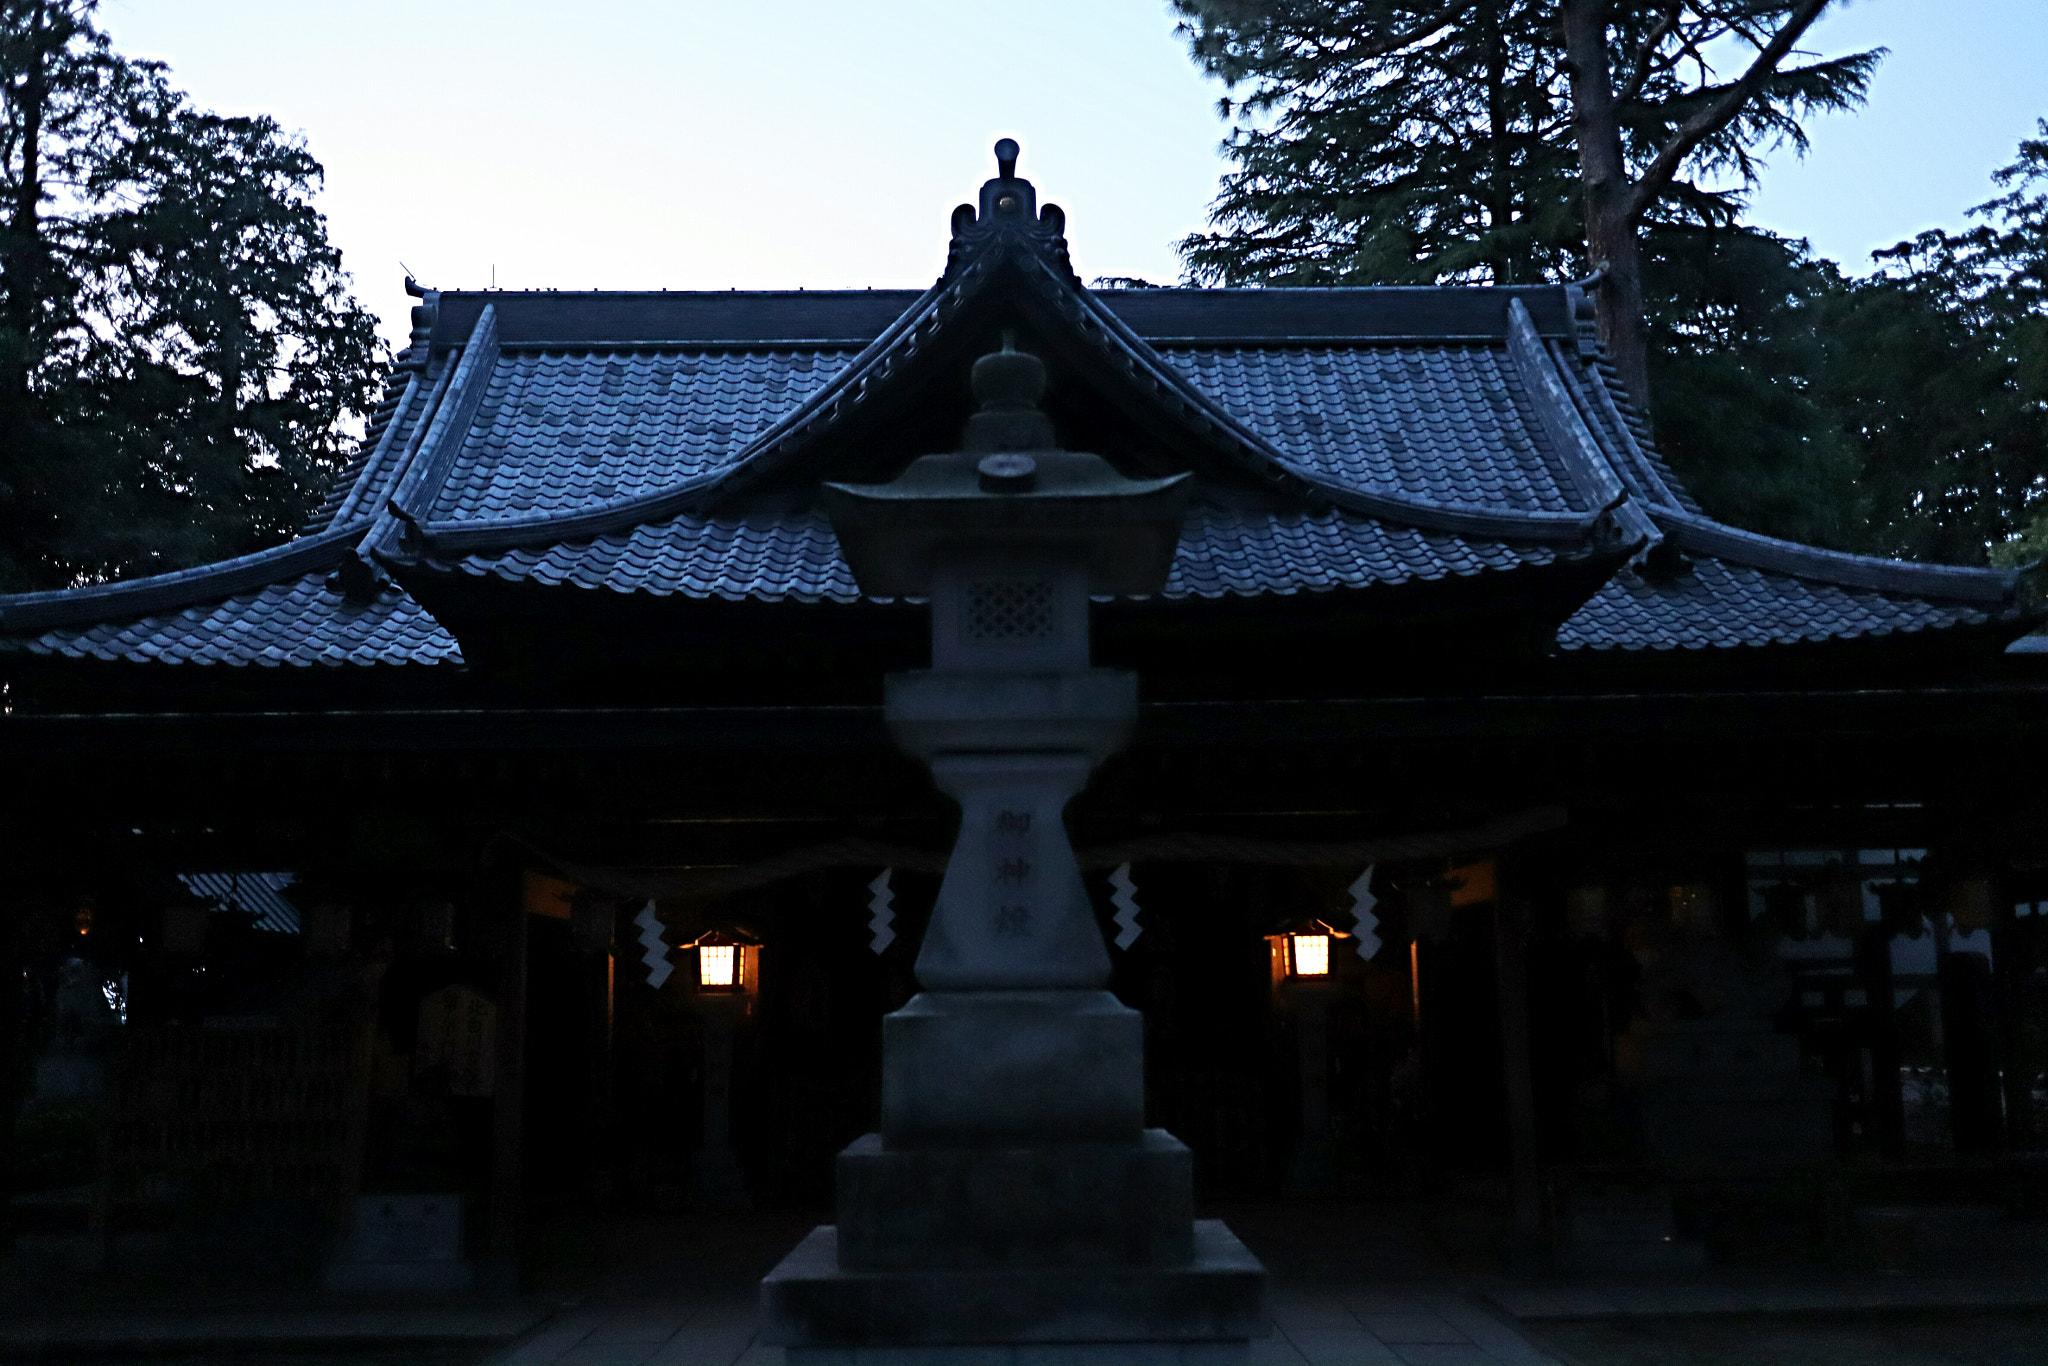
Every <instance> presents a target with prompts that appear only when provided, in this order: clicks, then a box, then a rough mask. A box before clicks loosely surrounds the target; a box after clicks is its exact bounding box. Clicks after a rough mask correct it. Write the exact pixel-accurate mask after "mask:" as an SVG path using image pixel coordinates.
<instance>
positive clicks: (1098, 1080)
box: [882, 924, 1145, 1147]
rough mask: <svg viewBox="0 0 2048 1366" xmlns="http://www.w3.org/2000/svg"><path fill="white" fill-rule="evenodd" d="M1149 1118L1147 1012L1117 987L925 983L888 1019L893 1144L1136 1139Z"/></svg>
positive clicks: (885, 1105) (886, 1080)
mask: <svg viewBox="0 0 2048 1366" xmlns="http://www.w3.org/2000/svg"><path fill="white" fill-rule="evenodd" d="M1090 929H1091V932H1092V930H1093V926H1092V924H1091V926H1090ZM1144 1127H1145V1021H1144V1017H1143V1016H1141V1015H1140V1014H1139V1013H1138V1012H1137V1011H1135V1010H1132V1009H1131V1008H1130V1007H1128V1006H1126V1005H1124V1004H1123V1003H1122V1002H1120V1001H1118V1000H1117V999H1116V997H1114V996H1112V995H1110V994H1109V993H1108V992H1106V991H925V992H920V993H918V994H917V995H916V996H913V997H912V998H911V999H910V1002H909V1004H907V1005H905V1006H904V1007H903V1009H901V1010H899V1011H897V1012H895V1013H894V1014H892V1015H885V1016H883V1017H882V1132H883V1133H884V1134H886V1135H887V1136H888V1139H889V1142H890V1143H891V1144H892V1145H898V1146H906V1147H907V1146H915V1145H918V1144H932V1145H943V1144H982V1143H988V1144H1007V1143H1015V1142H1017V1141H1019V1140H1020V1139H1025V1140H1027V1141H1029V1142H1032V1143H1045V1142H1083V1141H1089V1140H1094V1141H1098V1142H1112V1141H1116V1140H1124V1141H1129V1140H1132V1139H1135V1138H1136V1137H1137V1136H1138V1133H1139V1131H1140V1130H1142V1129H1143V1128H1144Z"/></svg>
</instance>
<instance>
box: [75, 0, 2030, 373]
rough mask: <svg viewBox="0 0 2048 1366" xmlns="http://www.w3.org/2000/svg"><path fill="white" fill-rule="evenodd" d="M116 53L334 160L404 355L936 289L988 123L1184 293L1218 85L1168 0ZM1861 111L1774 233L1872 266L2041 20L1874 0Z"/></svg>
mask: <svg viewBox="0 0 2048 1366" xmlns="http://www.w3.org/2000/svg"><path fill="white" fill-rule="evenodd" d="M104 3H105V8H104V9H103V11H102V19H103V22H104V23H105V24H106V26H107V28H108V29H109V31H110V32H112V34H113V35H114V37H115V40H116V42H117V43H118V44H119V45H120V46H121V47H122V48H123V50H125V51H128V52H132V53H135V54H137V55H146V56H152V57H158V58H162V59H163V60H165V61H168V62H169V63H170V64H171V66H172V68H173V71H174V75H175V78H176V79H177V81H178V82H179V83H180V84H181V85H182V86H183V87H184V88H185V89H186V90H188V91H190V92H191V93H192V95H193V97H194V98H195V99H196V100H198V101H199V102H200V103H202V104H204V105H207V106H209V107H212V108H215V109H218V110H221V111H223V112H228V113H253V112H265V113H269V114H271V115H273V116H275V117H276V118H277V119H279V120H280V121H281V122H282V123H283V124H284V125H285V126H286V127H288V128H292V129H297V130H300V131H302V132H303V133H304V134H305V137H306V139H307V142H308V143H309V145H310V146H311V148H312V150H313V152H314V154H315V155H317V156H318V157H319V158H320V159H321V160H322V161H323V162H324V163H325V164H326V166H327V172H328V184H327V191H326V194H325V196H324V197H323V200H322V206H323V207H324V209H325V210H326V212H327V214H328V217H329V219H330V220H331V224H332V231H333V235H334V238H335V240H336V242H337V243H338V244H339V245H340V246H341V248H342V250H343V252H344V254H345V263H346V265H347V266H348V268H349V269H350V270H351V271H352V272H353V273H354V275H355V277H356V282H357V293H358V294H359V295H360V296H361V297H362V299H363V301H364V302H365V303H366V304H367V305H369V306H370V307H371V308H373V309H375V310H377V311H378V312H379V313H380V314H381V315H382V316H383V317H384V318H385V319H386V333H387V335H390V336H392V337H394V338H397V337H399V336H402V335H403V319H404V316H405V308H406V305H407V302H408V301H407V300H406V299H405V298H404V297H403V295H402V294H401V293H400V291H399V280H400V269H399V265H398V263H399V262H400V261H405V262H407V263H408V264H410V265H411V266H412V267H413V269H414V270H416V271H417V272H418V273H419V275H420V278H421V279H423V280H425V281H427V282H428V283H430V284H436V285H440V286H443V287H448V288H457V287H460V288H476V287H480V286H483V285H486V284H488V283H490V281H491V279H492V271H493V269H494V268H495V270H496V279H497V283H498V284H499V285H501V286H504V287H506V288H512V289H531V288H560V289H592V288H645V289H655V288H670V289H723V288H727V287H738V288H742V289H758V288H782V287H796V286H805V287H809V288H814V289H815V288H846V287H860V286H865V285H873V286H878V287H909V288H922V287H923V286H924V285H926V284H929V283H930V282H931V280H932V279H933V277H934V276H936V275H937V274H938V271H939V269H940V267H941V266H942V265H943V263H944V256H945V242H946V217H947V214H948V212H949V211H950V210H951V208H952V206H953V205H954V204H956V203H958V202H959V201H961V200H962V199H966V198H971V197H972V194H973V190H974V187H975V186H976V185H978V184H979V183H980V182H981V180H982V179H983V178H985V177H986V176H987V175H989V174H991V173H992V164H991V160H990V157H989V146H990V144H991V143H993V142H994V140H995V139H996V138H997V137H999V136H1002V135H1005V134H1007V135H1010V136H1013V137H1016V138H1017V139H1018V140H1019V141H1020V142H1021V143H1022V144H1023V146H1024V158H1023V163H1022V167H1021V169H1022V171H1023V173H1024V174H1026V175H1028V176H1030V177H1031V178H1032V179H1033V180H1035V181H1036V182H1037V183H1038V186H1039V190H1040V193H1041V195H1042V196H1044V197H1046V198H1049V199H1052V200H1055V201H1057V202H1059V203H1060V204H1061V205H1063V206H1064V207H1065V208H1066V210H1067V214H1068V235H1069V237H1070V238H1071V240H1072V242H1073V249H1074V258H1075V265H1076V267H1077V269H1079V270H1080V272H1081V273H1082V274H1083V275H1084V276H1086V277H1093V276H1097V275H1138V276H1143V277H1146V278H1148V279H1153V280H1158V281H1162V282H1164V281H1170V280H1173V279H1175V278H1177V276H1178V273H1179V269H1178V263H1177V260H1176V258H1175V256H1174V254H1173V250H1172V247H1173V243H1174V242H1175V241H1176V240H1177V239H1178V238H1179V237H1180V236H1182V235H1183V234H1185V233H1187V232H1189V231H1190V230H1192V229H1194V228H1197V227H1199V226H1200V225H1201V224H1202V221H1203V216H1204V210H1205V207H1206V205H1207V203H1208V201H1209V199H1210V198H1211V197H1212V196H1213V194H1214V193H1215V186H1216V178H1217V175H1218V173H1219V172H1220V171H1221V170H1222V162H1221V161H1220V159H1219V158H1218V156H1217V152H1216V147H1217V143H1218V141H1219V139H1220V138H1221V136H1222V134H1223V131H1224V129H1223V125H1222V124H1221V123H1220V122H1219V121H1218V120H1217V118H1216V115H1215V100H1216V96H1217V95H1218V93H1220V92H1219V89H1218V88H1217V87H1216V86H1215V85H1213V84H1212V83H1210V82H1208V81H1206V80H1204V79H1203V78H1202V77H1201V76H1200V75H1199V74H1198V73H1197V72H1196V70H1195V68H1194V66H1193V64H1192V63H1191V62H1189V61H1188V59H1187V55H1186V52H1185V50H1184V49H1183V48H1182V46H1181V44H1180V42H1179V40H1177V39H1176V38H1175V37H1174V36H1173V20H1172V17H1171V15H1170V14H1169V13H1168V11H1167V9H1166V7H1165V5H1164V3H1163V2H1162V0H1034V2H1033V3H1029V4H1025V3H1020V2H1019V0H1009V2H1008V3H998V4H990V3H982V4H975V3H962V2H961V0H952V2H951V3H948V0H868V3H855V2H854V0H746V2H745V3H732V0H723V2H721V0H668V2H667V3H658V2H657V0H585V3H582V4H577V5H570V4H563V3H559V0H557V3H551V4H538V3H531V2H530V0H410V2H409V3H401V2H400V0H348V2H347V3H331V2H330V3H321V4H314V3H306V2H305V0H104ZM1879 44H1881V45H1884V46H1888V47H1890V48H1891V49H1892V57H1891V59H1890V61H1888V62H1887V63H1886V64H1885V67H1884V68H1883V70H1882V71H1881V72H1880V73H1879V75H1878V78H1877V81H1876V83H1875V85H1874V87H1873V90H1872V96H1871V102H1870V107H1869V108H1868V109H1867V110H1865V111H1864V112H1863V113H1862V114H1860V115H1855V116H1848V117H1839V118H1834V119H1828V120H1824V121H1821V122H1819V123H1817V124H1815V125H1814V127H1813V128H1812V136H1813V143H1814V150H1813V152H1812V154H1811V155H1810V156H1809V157H1808V158H1807V159H1806V160H1805V161H1804V162H1803V163H1802V162H1799V161H1796V160H1794V159H1793V158H1792V157H1791V156H1790V155H1789V154H1785V155H1780V156H1779V157H1777V158H1776V159H1775V161H1774V163H1773V165H1772V168H1771V171H1770V173H1769V176H1768V178H1767V180H1766V182H1765V185H1764V188H1763V192H1762V193H1761V194H1760V195H1759V196H1758V198H1757V201H1756V206H1755V212H1754V214H1753V215H1752V216H1753V217H1754V218H1755V219H1756V221H1759V222H1761V223H1763V224H1765V225H1766V226H1769V227H1771V228H1774V229H1777V230H1778V231H1781V232H1785V233H1789V234H1792V235H1795V236H1805V237H1809V238H1811V239H1812V240H1813V242H1814V245H1815V246H1816V247H1817V248H1818V249H1819V250H1820V251H1822V252H1823V253H1825V254H1828V255H1831V256H1834V257H1836V258H1837V259H1839V260H1841V261H1843V262H1844V264H1846V265H1849V266H1851V267H1852V268H1861V267H1862V266H1863V265H1864V264H1865V258H1866V255H1867V253H1868V252H1869V251H1870V249H1871V248H1873V247H1877V246H1882V245H1885V244H1888V243H1890V242H1893V241H1896V240H1898V239H1899V238H1900V237H1903V236H1906V235H1908V234H1910V233H1913V232H1915V231H1918V230H1920V229H1922V228H1925V227H1929V226H1934V225H1946V226H1955V225H1958V224H1959V223H1960V222H1961V221H1962V211H1963V210H1964V209H1965V208H1966V207H1967V206H1969V205H1971V204H1975V203H1978V202H1980V201H1981V200H1983V199H1985V198H1988V197H1989V196H1990V194H1991V193H1992V190H1991V187H1990V185H1989V181H1988V176H1989V173H1990V172H1991V170H1992V169H1993V168H1995V167H1997V166H1999V165H2002V164H2003V163H2005V162H2006V161H2008V160H2010V159H2011V154H2012V151H2013V148H2014V145H2015V144H2016V143H2017V141H2018V140H2019V139H2020V138H2021V137H2022V136H2025V135H2027V134H2029V133H2030V132H2031V130H2032V129H2033V126H2034V120H2035V119H2036V118H2037V117H2041V116H2044V115H2048V0H1861V2H1860V3H1857V4H1853V5H1850V6H1848V7H1847V8H1846V9H1843V10H1842V11H1841V12H1839V13H1836V14H1833V15H1831V16H1830V17H1828V18H1826V19H1824V20H1822V22H1821V23H1820V24H1819V25H1818V26H1817V27H1816V29H1815V30H1814V33H1813V34H1812V38H1811V45H1812V46H1815V47H1817V48H1819V49H1820V50H1822V51H1826V52H1830V53H1834V52H1841V51H1846V50H1850V49H1851V48H1853V47H1857V46H1870V45H1879Z"/></svg>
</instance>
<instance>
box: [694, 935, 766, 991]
mask: <svg viewBox="0 0 2048 1366" xmlns="http://www.w3.org/2000/svg"><path fill="white" fill-rule="evenodd" d="M690 947H691V948H693V949H695V950H696V951H697V990H698V991H700V992H703V993H705V994H707V995H713V996H717V995H749V996H751V995H752V994H754V993H755V992H757V991H759V990H760V989H761V944H760V941H759V940H757V939H755V938H754V937H753V936H752V935H750V934H746V933H744V932H731V933H728V932H726V931H723V930H712V931H710V932H709V933H707V934H703V935H699V936H698V937H697V939H696V941H695V942H694V943H692V944H691V945H690Z"/></svg>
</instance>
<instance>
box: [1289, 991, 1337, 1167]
mask: <svg viewBox="0 0 2048 1366" xmlns="http://www.w3.org/2000/svg"><path fill="white" fill-rule="evenodd" d="M1333 988H1334V984H1333V983H1331V982H1327V981H1320V980H1319V981H1307V982H1302V981H1296V982H1289V983H1287V984H1286V989H1287V990H1288V991H1289V992H1291V993H1292V994H1293V996H1294V1003H1293V1004H1294V1047H1295V1057H1296V1062H1297V1064H1298V1066H1299V1069H1300V1085H1301V1146H1300V1147H1299V1148H1297V1149H1296V1150H1295V1155H1294V1170H1293V1173H1292V1174H1291V1177H1290V1179H1289V1185H1291V1186H1292V1187H1293V1188H1294V1189H1295V1190H1298V1191H1320V1190H1325V1189H1328V1188H1329V1186H1330V1185H1331V1184H1332V1183H1333V1182H1334V1181H1335V1180H1336V1166H1335V1163H1334V1162H1333V1161H1332V1157H1331V1153H1330V1004H1331V996H1332V995H1333Z"/></svg>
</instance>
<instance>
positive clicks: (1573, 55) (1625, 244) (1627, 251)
mask: <svg viewBox="0 0 2048 1366" xmlns="http://www.w3.org/2000/svg"><path fill="white" fill-rule="evenodd" d="M1608 9H1609V6H1608V3H1607V0H1565V4H1564V12H1563V23H1564V47H1565V69H1566V72H1567V74H1568V75H1569V76H1570V77H1571V83H1572V134H1573V137H1574V139H1575V140H1576V141H1577V143H1578V148H1579V184H1580V187H1581V188H1582V189H1583V191H1584V192H1585V196H1586V251H1587V254H1588V256H1589V257H1590V258H1591V260H1592V263H1593V268H1594V269H1595V270H1599V271H1604V272H1605V279H1604V280H1603V282H1602V283H1601V285H1600V287H1599V288H1598V289H1596V290H1594V291H1593V302H1594V309H1595V316H1596V318H1597V320H1598V323H1599V326H1600V341H1601V344H1602V345H1604V346H1605V347H1606V348H1607V355H1608V357H1609V359H1611V360H1612V361H1613V362H1614V365H1615V368H1616V369H1618V370H1619V371H1620V372H1621V380H1622V383H1623V384H1624V385H1626V386H1627V388H1628V392H1629V396H1630V397H1631V398H1633V399H1634V400H1635V402H1636V406H1637V407H1639V408H1640V409H1642V410H1643V412H1645V413H1648V412H1649V410H1650V371H1649V348H1648V345H1647V343H1646V341H1645V339H1644V335H1643V273H1642V271H1643V268H1642V247H1641V244H1640V242H1639V241H1638V240H1637V237H1636V222H1635V218H1634V216H1633V215H1632V214H1631V213H1630V212H1629V209H1628V200H1629V178H1628V167H1627V164H1626V163H1625V162H1624V161H1623V160H1622V155H1621V119H1620V117H1619V111H1618V110H1617V108H1616V106H1615V102H1614V80H1613V75H1612V73H1611V71H1610V70H1609V66H1608V52H1607V16H1608Z"/></svg>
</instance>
